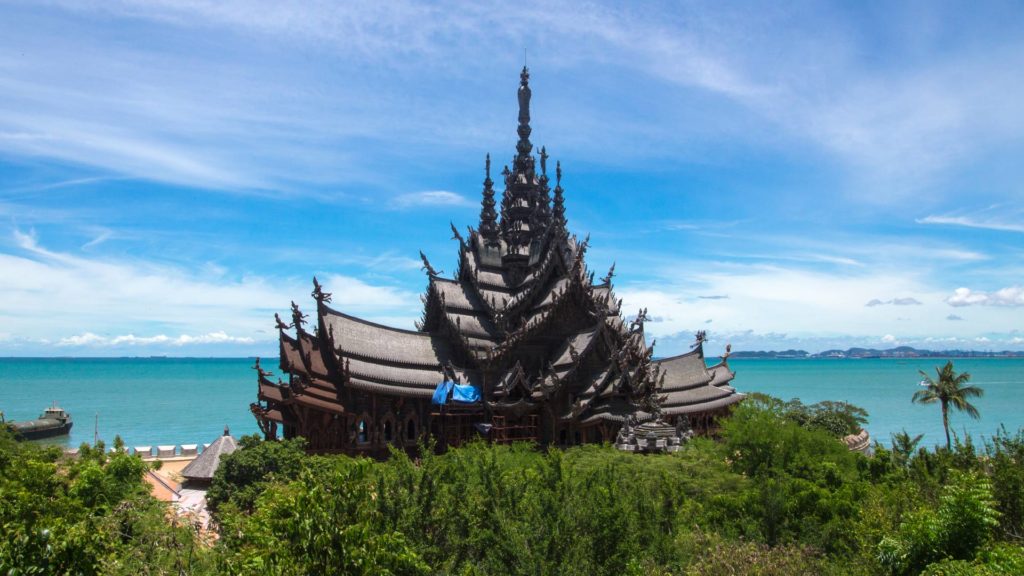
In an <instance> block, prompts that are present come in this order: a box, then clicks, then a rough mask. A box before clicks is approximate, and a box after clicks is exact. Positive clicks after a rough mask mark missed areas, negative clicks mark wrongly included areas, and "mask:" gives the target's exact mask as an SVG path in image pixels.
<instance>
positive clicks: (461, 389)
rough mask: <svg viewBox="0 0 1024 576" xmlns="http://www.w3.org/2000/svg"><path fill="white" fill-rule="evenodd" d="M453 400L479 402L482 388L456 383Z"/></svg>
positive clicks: (469, 402) (467, 402) (464, 402)
mask: <svg viewBox="0 0 1024 576" xmlns="http://www.w3.org/2000/svg"><path fill="white" fill-rule="evenodd" d="M452 400H453V401H455V402H462V403H463V404H472V403H473V402H479V401H480V389H479V388H477V387H476V386H463V385H460V384H456V385H455V390H454V391H453V392H452Z"/></svg>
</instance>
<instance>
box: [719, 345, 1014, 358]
mask: <svg viewBox="0 0 1024 576" xmlns="http://www.w3.org/2000/svg"><path fill="white" fill-rule="evenodd" d="M729 357H730V358H779V359H787V358H1024V352H1014V351H1011V350H1003V351H1002V352H993V351H978V350H919V349H917V348H912V347H910V346H898V347H896V348H890V349H888V350H878V349H875V348H848V349H846V350H825V351H823V352H818V353H816V354H811V353H810V352H808V351H806V350H782V351H775V350H770V351H767V352H765V351H763V350H758V351H756V352H755V351H749V350H744V351H739V352H733V353H732V354H730V355H729Z"/></svg>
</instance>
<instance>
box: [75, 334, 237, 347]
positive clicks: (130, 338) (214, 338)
mask: <svg viewBox="0 0 1024 576" xmlns="http://www.w3.org/2000/svg"><path fill="white" fill-rule="evenodd" d="M255 342H256V340H255V339H253V338H250V337H248V336H244V337H238V336H229V335H228V334H227V333H226V332H224V331H218V332H210V333H207V334H198V335H195V336H192V335H189V334H181V335H179V336H176V337H171V336H167V335H166V334H157V335H155V336H136V335H134V334H126V335H123V336H115V337H113V338H108V337H106V336H99V335H96V334H93V333H92V332H86V333H84V334H79V335H77V336H69V337H67V338H61V339H60V340H59V341H58V343H57V345H58V346H151V345H154V344H163V345H168V346H177V347H180V346H187V345H191V344H253V343H255Z"/></svg>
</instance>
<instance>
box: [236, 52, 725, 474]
mask: <svg viewBox="0 0 1024 576" xmlns="http://www.w3.org/2000/svg"><path fill="white" fill-rule="evenodd" d="M529 78H530V75H529V71H528V70H527V69H526V68H525V67H524V68H523V71H522V74H521V76H520V84H519V90H518V97H519V130H518V132H519V141H518V143H517V144H516V154H515V157H514V158H513V160H512V164H511V167H509V166H506V167H505V168H504V170H502V172H501V181H502V183H503V184H504V190H503V192H502V194H501V198H500V200H498V199H496V198H495V189H494V181H492V180H491V161H490V155H488V156H487V162H486V166H487V168H486V177H485V179H484V181H483V194H482V196H483V198H482V201H481V202H480V204H481V206H482V208H481V210H480V222H479V223H478V224H477V227H476V228H473V227H469V229H468V231H467V233H466V235H465V236H463V234H461V233H460V232H459V231H458V229H457V228H455V226H454V225H452V232H453V234H454V238H453V239H454V240H456V241H458V252H459V259H458V262H459V265H458V269H457V271H456V272H455V274H454V275H453V277H452V278H444V277H442V276H441V275H440V274H438V273H437V272H436V271H435V270H434V268H433V267H432V266H431V265H430V263H429V262H428V260H427V258H426V256H424V255H423V254H422V252H421V253H420V256H421V258H422V259H423V268H424V270H425V271H426V273H427V275H428V277H429V283H428V285H427V288H426V293H425V294H424V295H423V296H422V297H421V299H422V301H423V317H422V320H421V321H419V322H417V325H416V328H417V329H416V330H402V329H398V328H391V327H388V326H383V325H380V324H376V323H373V322H369V321H367V320H363V319H360V318H356V317H355V316H350V315H348V314H345V313H344V312H341V311H338V310H335V309H334V308H332V307H331V306H330V304H331V295H330V294H329V293H328V292H326V291H324V289H323V288H322V287H321V286H320V284H319V283H318V282H317V280H316V279H315V278H314V279H313V287H314V288H313V293H312V297H313V299H314V300H315V301H316V311H315V315H314V316H313V317H312V318H309V316H308V315H307V314H304V313H303V312H302V311H301V310H300V309H299V307H298V306H297V305H296V304H295V303H294V302H293V303H292V310H291V322H290V323H285V322H284V321H282V320H281V319H280V317H277V328H278V331H279V334H280V363H279V367H280V370H281V371H282V372H284V373H285V374H286V375H287V378H286V379H284V380H282V379H280V378H277V379H276V381H275V379H274V378H273V375H272V374H271V373H270V372H268V371H266V370H264V369H263V368H261V367H260V365H259V360H257V364H256V369H257V372H258V374H259V376H258V378H259V392H258V401H257V402H256V403H253V404H252V405H251V408H252V412H253V414H254V415H255V416H256V420H257V421H258V423H259V426H260V429H261V430H262V432H263V434H264V435H265V436H266V437H267V438H268V439H272V438H277V437H281V436H283V437H284V438H293V437H298V436H301V437H303V438H305V439H306V440H307V442H308V448H309V449H310V450H312V451H322V452H335V451H336V452H346V453H350V454H367V455H384V454H386V453H387V451H388V447H389V445H394V446H398V447H405V448H413V447H415V446H417V445H418V444H419V443H420V442H422V441H424V440H427V439H428V438H433V439H434V440H435V441H436V442H437V444H436V445H437V446H439V447H442V448H443V447H444V446H452V445H458V444H460V443H462V442H465V441H467V440H470V439H472V438H480V437H482V438H486V439H489V440H490V441H493V442H508V441H515V440H522V441H530V442H536V443H539V444H541V445H545V446H547V445H556V446H568V445H574V444H583V443H591V442H616V443H617V444H618V443H620V442H622V441H624V440H623V438H625V437H626V436H627V434H626V433H627V432H629V431H632V430H639V429H643V427H644V426H653V428H658V427H659V426H660V428H661V429H664V428H668V429H669V430H672V429H673V428H674V429H675V430H690V429H691V428H692V429H693V430H694V431H696V432H702V431H707V430H708V429H709V428H710V427H711V426H713V425H714V421H715V418H716V417H718V416H720V415H722V414H724V413H725V412H726V411H727V408H728V406H730V405H731V404H734V403H736V402H738V401H739V400H741V399H742V398H743V395H742V394H738V393H737V392H736V390H735V389H733V387H732V386H730V382H731V381H732V379H733V377H734V373H733V372H732V371H731V370H730V369H729V366H728V352H727V353H726V355H725V356H723V357H722V360H721V361H720V362H719V363H718V364H716V365H714V366H711V367H707V365H706V363H705V361H704V351H703V342H704V334H703V332H700V333H698V334H697V336H696V341H695V343H694V344H693V345H692V349H691V351H690V352H687V353H685V354H681V355H679V356H673V357H671V358H663V359H654V358H653V352H654V344H653V343H651V345H648V344H647V342H646V340H645V338H644V321H645V319H646V310H641V311H640V312H639V313H638V314H637V316H636V317H634V318H631V319H628V320H627V319H625V318H624V317H623V316H622V310H621V300H620V301H617V300H616V298H615V293H614V291H613V288H612V277H613V275H614V269H615V266H614V265H612V269H611V270H609V271H608V274H607V275H606V276H604V277H603V278H600V279H598V280H596V281H595V279H594V273H593V272H591V271H589V270H588V269H587V265H586V261H585V255H586V252H587V246H588V244H589V236H588V238H587V239H585V240H582V241H581V240H579V239H578V238H577V237H576V236H574V235H571V234H570V233H569V230H568V227H567V222H568V221H567V219H566V212H565V192H564V190H563V189H562V169H561V165H560V164H556V167H555V182H554V189H552V188H551V187H550V181H549V178H548V154H547V151H546V150H545V149H544V148H541V149H540V152H539V155H538V157H534V156H533V155H532V154H531V153H532V152H533V144H531V143H530V132H531V129H530V96H531V91H530V85H529ZM538 159H539V162H538ZM293 330H294V332H293V333H292V332H291V331H293ZM655 423H656V424H657V426H654V424H655ZM652 434H653V433H652ZM651 438H652V441H653V436H651Z"/></svg>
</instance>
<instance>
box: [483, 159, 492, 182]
mask: <svg viewBox="0 0 1024 576" xmlns="http://www.w3.org/2000/svg"><path fill="white" fill-rule="evenodd" d="M484 173H485V174H486V175H487V179H488V180H490V179H491V153H490V152H488V153H487V162H486V167H485V168H484Z"/></svg>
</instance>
